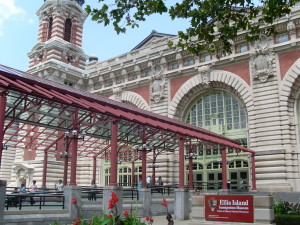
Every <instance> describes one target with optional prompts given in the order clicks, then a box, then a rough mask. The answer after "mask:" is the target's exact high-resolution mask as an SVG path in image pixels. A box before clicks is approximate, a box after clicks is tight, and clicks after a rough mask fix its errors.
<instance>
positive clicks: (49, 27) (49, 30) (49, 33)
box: [47, 17, 53, 40]
mask: <svg viewBox="0 0 300 225" xmlns="http://www.w3.org/2000/svg"><path fill="white" fill-rule="evenodd" d="M52 24H53V18H52V17H50V18H49V22H48V36H47V40H49V39H50V38H51V36H52Z"/></svg>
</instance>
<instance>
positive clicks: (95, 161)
mask: <svg viewBox="0 0 300 225" xmlns="http://www.w3.org/2000/svg"><path fill="white" fill-rule="evenodd" d="M96 169H97V158H96V157H95V156H94V157H93V180H94V181H95V182H96V173H97V172H96V171H97V170H96Z"/></svg>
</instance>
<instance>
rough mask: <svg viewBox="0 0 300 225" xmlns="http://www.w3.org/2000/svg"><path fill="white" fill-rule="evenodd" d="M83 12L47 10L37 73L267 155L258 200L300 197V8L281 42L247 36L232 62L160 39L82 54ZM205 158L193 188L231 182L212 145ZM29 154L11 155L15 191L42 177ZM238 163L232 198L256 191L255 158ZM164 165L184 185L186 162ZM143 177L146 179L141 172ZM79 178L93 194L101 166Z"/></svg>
mask: <svg viewBox="0 0 300 225" xmlns="http://www.w3.org/2000/svg"><path fill="white" fill-rule="evenodd" d="M83 3H84V1H82V0H76V1H72V0H61V1H56V0H46V1H45V2H44V4H43V5H42V6H41V8H40V9H39V10H38V12H37V16H38V17H39V19H40V26H39V34H38V41H37V44H36V45H35V46H34V47H33V48H32V51H31V52H30V53H29V54H28V56H29V58H30V61H29V69H28V72H29V73H32V74H35V75H37V76H39V77H44V78H46V79H50V80H54V81H57V82H60V83H64V84H66V85H69V86H73V87H75V88H79V89H82V90H85V91H88V92H91V93H95V94H99V95H103V96H106V97H108V98H110V99H113V100H116V101H121V102H124V103H126V104H129V105H133V106H136V107H138V108H141V109H144V110H148V111H151V112H154V113H158V114H161V115H165V116H168V117H171V118H175V119H178V120H182V121H185V122H187V123H191V124H193V125H196V126H199V127H203V128H205V129H208V130H211V131H213V132H216V133H219V134H222V135H225V136H226V137H229V138H231V139H233V140H236V141H238V142H240V143H241V144H242V145H244V146H247V147H248V148H250V149H252V150H255V151H256V152H257V153H256V175H257V188H258V190H273V191H300V189H299V188H300V183H299V178H300V174H299V173H300V165H299V152H300V147H299V146H300V143H299V139H300V135H299V122H300V98H299V95H300V94H299V93H300V78H299V76H298V75H299V74H300V60H299V57H300V49H299V46H300V5H296V6H295V7H294V8H293V9H292V13H291V14H290V15H288V16H286V17H284V18H281V19H279V20H278V21H277V23H276V30H277V32H278V34H277V35H275V36H273V37H265V36H263V35H262V37H261V39H260V40H259V41H257V42H255V43H247V42H246V41H245V38H244V35H245V34H244V33H240V34H239V36H238V38H237V39H235V40H234V44H233V47H232V48H233V49H232V54H230V55H224V56H222V57H221V58H220V59H218V58H217V57H216V56H215V55H212V54H208V53H205V52H203V53H202V54H200V55H199V56H194V55H191V54H190V53H189V52H186V51H181V50H178V49H171V48H169V47H168V41H170V40H172V41H175V42H176V40H177V36H175V35H169V34H164V33H159V32H156V31H152V32H151V33H150V34H149V36H147V37H146V38H145V39H144V40H143V41H142V42H141V43H137V46H136V47H134V48H133V49H132V51H130V52H127V53H124V54H122V55H119V56H116V57H114V58H111V59H108V60H105V61H101V62H100V61H98V60H97V57H95V56H88V55H86V54H85V53H84V50H83V49H82V46H81V43H82V37H83V36H84V34H83V33H82V30H83V29H82V27H83V23H84V20H85V19H86V17H87V14H86V12H85V11H84V10H83V9H82V5H83ZM87 61H88V62H87ZM202 149H203V151H196V152H195V153H196V154H197V159H194V161H193V170H194V178H193V179H194V182H203V183H206V184H208V186H207V188H209V189H213V188H216V187H214V186H209V183H218V182H220V181H221V180H222V176H221V175H222V172H221V164H220V162H219V157H218V156H219V154H220V153H219V151H218V150H217V149H214V148H213V147H211V146H207V145H206V146H202ZM29 154H31V153H30V152H27V153H24V154H23V153H22V152H20V150H18V149H16V151H15V152H9V153H8V152H6V153H4V156H3V157H4V158H6V159H7V160H5V162H6V163H5V164H4V167H3V169H2V176H3V177H7V178H8V180H10V177H11V174H13V175H12V180H11V182H12V183H13V182H14V181H13V180H14V179H16V178H17V177H18V174H20V171H23V173H24V174H26V175H25V177H26V179H27V182H30V181H31V180H32V177H35V178H36V177H39V176H40V174H41V170H42V165H41V161H42V156H41V155H39V153H36V154H35V155H34V156H29ZM228 158H229V160H228V164H227V166H228V179H229V180H230V181H231V185H232V187H231V188H235V189H236V188H237V189H239V188H243V186H244V185H245V184H246V186H247V185H249V186H251V182H250V180H251V179H250V178H249V166H248V165H249V158H248V156H245V155H243V154H239V152H228ZM156 163H157V164H158V165H159V168H157V175H158V176H162V177H163V179H164V183H177V182H178V173H177V172H178V165H177V164H178V155H177V154H176V153H175V154H174V153H172V154H171V153H168V154H164V155H160V156H159V157H158V159H157V161H156ZM149 164H151V162H150V161H149ZM11 165H13V168H11ZM187 165H188V160H187ZM49 167H50V169H48V171H49V172H48V173H49V174H50V175H49V179H48V180H49V185H52V183H54V182H56V181H57V180H58V178H61V176H62V172H60V171H62V168H63V163H62V162H61V161H59V160H57V159H56V158H55V157H53V159H52V161H51V160H50V161H49ZM97 168H98V169H97V183H98V184H99V185H101V186H103V185H105V184H107V183H108V179H109V162H106V161H104V160H103V161H101V162H98V167H97ZM130 170H131V165H130V164H128V163H122V164H120V166H119V182H120V183H128V182H129V181H130V180H131V172H130ZM135 170H136V176H138V174H139V173H140V167H139V164H138V163H137V166H136V168H135ZM78 171H79V172H78V179H79V181H78V184H81V185H87V184H88V183H89V181H90V180H91V173H92V163H91V162H89V161H87V160H86V159H84V158H81V159H79V162H78ZM151 171H152V170H151V169H149V170H148V172H149V174H151ZM187 172H188V170H187ZM187 179H188V176H186V180H187ZM16 180H17V182H18V179H16Z"/></svg>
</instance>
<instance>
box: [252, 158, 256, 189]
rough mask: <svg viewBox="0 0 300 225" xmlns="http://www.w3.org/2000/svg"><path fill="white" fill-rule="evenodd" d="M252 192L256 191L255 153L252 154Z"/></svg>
mask: <svg viewBox="0 0 300 225" xmlns="http://www.w3.org/2000/svg"><path fill="white" fill-rule="evenodd" d="M251 171H252V191H256V190H257V189H256V175H255V153H251Z"/></svg>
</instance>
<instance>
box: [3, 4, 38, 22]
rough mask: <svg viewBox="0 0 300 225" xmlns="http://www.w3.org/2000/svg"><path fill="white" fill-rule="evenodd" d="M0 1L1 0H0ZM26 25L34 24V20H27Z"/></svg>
mask: <svg viewBox="0 0 300 225" xmlns="http://www.w3.org/2000/svg"><path fill="white" fill-rule="evenodd" d="M0 1H1V0H0ZM28 23H29V24H34V19H32V18H29V19H28Z"/></svg>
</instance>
